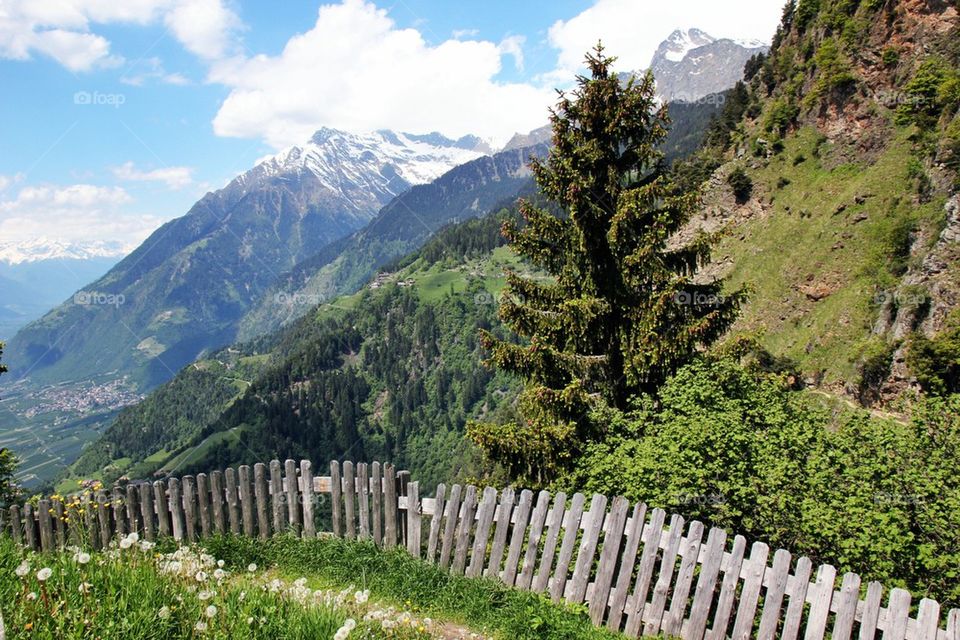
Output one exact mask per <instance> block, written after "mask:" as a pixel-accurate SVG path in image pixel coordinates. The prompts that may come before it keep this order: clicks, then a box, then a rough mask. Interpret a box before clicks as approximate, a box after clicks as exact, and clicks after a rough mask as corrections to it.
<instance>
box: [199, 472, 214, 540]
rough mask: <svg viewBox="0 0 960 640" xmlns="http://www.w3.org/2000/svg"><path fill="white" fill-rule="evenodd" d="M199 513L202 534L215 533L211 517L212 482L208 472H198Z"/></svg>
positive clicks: (204, 535)
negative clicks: (208, 477)
mask: <svg viewBox="0 0 960 640" xmlns="http://www.w3.org/2000/svg"><path fill="white" fill-rule="evenodd" d="M197 515H199V516H200V535H201V536H202V537H204V538H209V537H210V536H212V535H213V521H212V520H211V519H210V482H209V480H208V479H207V474H205V473H198V474H197Z"/></svg>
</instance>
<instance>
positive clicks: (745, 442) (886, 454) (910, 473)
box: [562, 360, 960, 606]
mask: <svg viewBox="0 0 960 640" xmlns="http://www.w3.org/2000/svg"><path fill="white" fill-rule="evenodd" d="M597 419H599V420H602V421H604V423H605V424H607V425H609V428H610V434H609V436H608V438H607V439H606V441H604V442H602V443H599V444H595V445H592V446H591V447H590V448H589V449H588V451H587V453H586V455H584V457H583V458H582V460H581V461H580V462H579V464H578V465H577V468H576V469H575V470H574V471H573V472H572V473H571V474H570V476H568V477H567V478H565V479H564V481H563V483H562V486H563V487H564V488H569V489H574V488H576V489H578V490H586V491H597V492H600V493H607V494H610V495H615V494H620V495H625V496H626V497H628V498H630V499H632V500H638V501H645V502H647V503H648V504H650V505H651V506H656V507H663V508H665V509H667V510H668V511H671V512H675V513H680V514H682V515H684V516H685V517H687V518H696V519H700V520H703V521H705V522H707V523H709V524H712V525H716V526H720V527H723V528H725V529H726V530H727V531H728V532H731V533H733V532H736V533H740V534H743V535H745V536H747V537H748V538H749V539H752V540H763V541H764V542H767V543H768V544H770V545H771V546H776V547H783V548H786V549H789V550H790V551H791V552H793V553H795V554H797V555H800V554H805V555H808V556H810V557H811V558H812V559H813V560H814V561H815V562H829V563H831V564H834V565H835V566H837V567H838V569H840V571H855V572H857V573H859V574H860V575H861V576H862V577H863V578H865V579H866V580H879V581H881V582H884V583H886V584H888V585H903V586H906V587H908V588H909V589H911V591H912V592H913V593H914V595H916V596H918V597H919V596H929V597H933V598H937V599H939V600H940V602H941V603H942V604H944V606H957V605H958V604H960V581H958V580H957V570H956V567H957V566H960V565H958V560H960V459H958V457H957V455H956V452H957V451H958V450H960V448H958V447H960V396H953V397H951V398H949V399H946V400H937V399H933V400H929V401H927V404H924V405H922V406H921V407H920V409H919V410H918V412H917V417H916V419H915V420H914V421H913V422H912V423H909V424H904V423H899V422H894V421H889V420H879V419H875V418H872V417H871V416H870V415H869V414H868V413H866V412H864V411H861V410H838V409H837V408H835V407H831V406H826V405H825V404H824V403H823V402H822V401H821V400H819V399H818V398H817V397H815V396H812V395H810V394H808V393H805V392H796V391H791V390H790V389H789V387H788V385H787V384H786V383H785V382H784V381H783V380H782V378H780V377H770V376H763V375H757V374H756V373H752V372H749V371H747V370H745V369H743V368H742V367H741V366H740V365H738V364H736V363H735V362H733V361H731V360H719V361H702V362H698V363H695V364H692V365H690V366H688V367H686V368H684V369H683V370H681V371H680V372H678V373H677V375H676V376H675V377H674V378H673V379H672V380H671V381H669V382H668V383H667V385H666V386H665V387H664V388H663V389H662V391H661V393H660V396H659V398H658V399H657V401H656V402H654V400H653V399H649V398H647V399H641V400H638V401H637V403H636V408H635V409H634V410H633V411H632V412H631V413H628V414H613V415H609V414H606V413H605V414H604V415H598V416H597ZM948 567H949V568H948Z"/></svg>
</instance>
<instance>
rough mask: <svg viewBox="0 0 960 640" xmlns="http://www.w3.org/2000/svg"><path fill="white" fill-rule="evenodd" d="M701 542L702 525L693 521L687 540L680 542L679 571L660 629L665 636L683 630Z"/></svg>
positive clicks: (688, 529)
mask: <svg viewBox="0 0 960 640" xmlns="http://www.w3.org/2000/svg"><path fill="white" fill-rule="evenodd" d="M702 540H703V523H702V522H699V521H697V520H694V521H693V522H691V523H690V526H689V527H688V528H687V538H686V540H685V541H682V542H681V554H680V555H681V557H680V569H679V570H678V572H677V580H676V583H675V584H674V586H673V594H672V595H671V596H670V608H669V609H667V612H666V615H664V617H663V622H662V624H661V629H662V630H663V632H664V633H665V634H667V635H678V634H679V633H680V630H681V629H682V628H683V618H684V615H685V614H686V610H687V597H688V596H689V594H690V588H691V587H692V586H693V572H694V569H696V566H697V558H698V557H699V556H700V543H701V541H702Z"/></svg>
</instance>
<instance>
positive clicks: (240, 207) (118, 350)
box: [4, 129, 486, 387]
mask: <svg viewBox="0 0 960 640" xmlns="http://www.w3.org/2000/svg"><path fill="white" fill-rule="evenodd" d="M485 151H486V149H485V147H484V145H483V143H482V141H480V140H479V139H477V138H475V137H471V136H467V137H465V138H461V139H460V140H450V139H448V138H445V137H444V136H442V135H440V134H437V133H432V134H426V135H414V134H404V133H395V132H391V131H377V132H374V133H365V134H355V133H347V132H344V131H337V130H334V129H321V130H320V131H318V132H317V133H316V134H315V135H314V136H313V137H312V138H311V139H310V140H308V141H307V142H305V143H304V144H302V145H297V146H294V147H290V148H288V149H284V150H283V151H281V152H280V153H277V154H275V155H273V156H270V157H269V158H266V159H263V160H262V161H260V162H259V163H257V164H256V165H255V166H254V167H253V168H251V169H250V170H248V171H246V172H245V173H243V174H241V175H240V176H238V177H236V178H234V179H233V180H231V181H230V183H229V184H227V185H226V186H225V187H224V188H222V189H220V190H218V191H215V192H211V193H208V194H206V195H205V196H204V197H203V198H201V199H200V200H199V201H198V202H197V203H196V204H194V205H193V207H191V209H190V211H189V212H187V214H186V215H184V216H183V217H181V218H177V219H175V220H171V221H170V222H168V223H166V224H165V225H163V226H162V227H160V228H159V229H157V230H156V231H155V232H154V233H153V234H152V235H151V236H150V237H149V238H148V239H147V240H146V241H145V242H144V243H143V244H142V245H140V247H138V248H136V249H135V250H134V251H133V252H131V253H130V254H129V255H128V256H127V257H126V258H124V259H123V260H122V261H120V262H119V263H118V264H117V265H116V266H115V267H113V268H112V269H110V271H109V272H107V273H106V275H104V276H103V277H102V278H100V279H99V280H96V281H95V282H92V283H91V284H89V285H87V286H85V287H83V292H85V293H87V294H90V292H93V293H95V294H96V295H82V296H74V297H71V298H70V299H69V300H67V302H65V303H63V304H61V305H60V306H58V307H56V308H55V309H54V310H53V311H51V312H50V313H48V314H47V315H46V316H44V317H43V318H41V319H40V320H38V321H36V322H33V323H31V324H29V325H27V326H25V327H24V328H23V329H21V330H20V331H19V332H18V333H17V335H16V336H15V337H14V338H13V339H12V340H10V342H9V343H8V344H7V349H6V350H5V352H4V360H5V361H6V362H7V363H8V364H9V365H10V369H11V373H10V377H14V376H16V375H17V374H18V372H24V371H29V375H30V377H31V378H32V379H34V380H37V381H54V382H59V381H63V380H73V379H81V377H84V379H85V378H89V377H93V376H96V375H98V374H106V373H108V372H110V373H111V375H116V376H123V375H129V376H131V378H132V379H133V380H134V381H135V382H138V383H140V384H141V385H143V386H144V387H151V386H153V385H156V384H158V383H160V382H163V381H165V380H167V379H169V378H170V377H171V376H172V375H173V374H174V372H176V371H177V370H178V369H180V367H182V366H184V365H185V364H187V363H189V362H192V361H193V360H194V359H196V358H197V357H198V356H199V355H200V354H201V353H203V352H204V351H205V350H207V349H210V348H215V347H220V346H223V345H225V344H228V343H230V342H231V341H232V340H233V339H234V337H235V336H236V331H237V327H238V322H239V321H240V319H241V318H242V317H243V315H244V314H245V313H246V312H247V311H248V310H249V308H250V307H251V305H252V304H254V303H255V302H256V301H257V300H259V298H260V297H261V295H262V294H263V293H264V291H266V290H267V288H268V287H269V286H270V285H271V284H272V283H273V282H274V281H275V280H276V279H277V278H278V277H279V276H280V275H281V274H283V273H285V272H287V271H288V270H290V269H291V268H292V267H294V266H295V265H297V264H298V263H300V262H302V261H303V260H305V259H307V258H309V257H311V256H314V255H315V254H317V253H318V252H320V251H321V250H322V249H323V248H324V247H326V246H327V245H328V244H330V243H332V242H334V241H337V240H340V239H341V238H343V237H345V236H347V235H349V234H350V233H352V232H354V231H356V230H357V229H360V228H361V227H363V226H364V225H365V224H367V223H368V222H369V221H370V220H371V219H373V218H374V216H376V215H377V212H378V211H380V209H381V208H382V207H383V206H384V205H386V204H387V203H388V202H390V201H391V200H393V199H394V198H395V197H396V196H397V195H399V194H400V193H403V192H405V191H407V190H408V189H410V187H412V186H414V185H419V184H423V183H427V182H430V181H432V180H433V179H435V178H437V177H439V176H440V175H441V174H444V173H446V172H447V171H448V170H449V169H452V168H453V167H454V166H457V165H461V164H463V163H465V162H468V161H470V160H474V159H477V158H480V157H482V156H483V155H484V154H485ZM410 224H414V223H413V222H412V221H411V222H410ZM87 282H90V280H87ZM61 300H62V298H61ZM100 300H112V301H115V302H117V304H114V305H106V304H98V301H100ZM40 356H42V358H40V360H39V361H38V360H37V358H38V357H40Z"/></svg>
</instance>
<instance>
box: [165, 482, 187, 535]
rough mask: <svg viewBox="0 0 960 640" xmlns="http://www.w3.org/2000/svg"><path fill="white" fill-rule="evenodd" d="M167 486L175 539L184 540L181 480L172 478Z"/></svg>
mask: <svg viewBox="0 0 960 640" xmlns="http://www.w3.org/2000/svg"><path fill="white" fill-rule="evenodd" d="M167 485H168V486H167V490H168V491H169V493H170V521H171V524H172V525H173V537H174V538H175V539H176V540H183V533H184V521H183V495H182V494H181V493H180V480H179V479H178V478H170V480H169V481H168V483H167Z"/></svg>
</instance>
